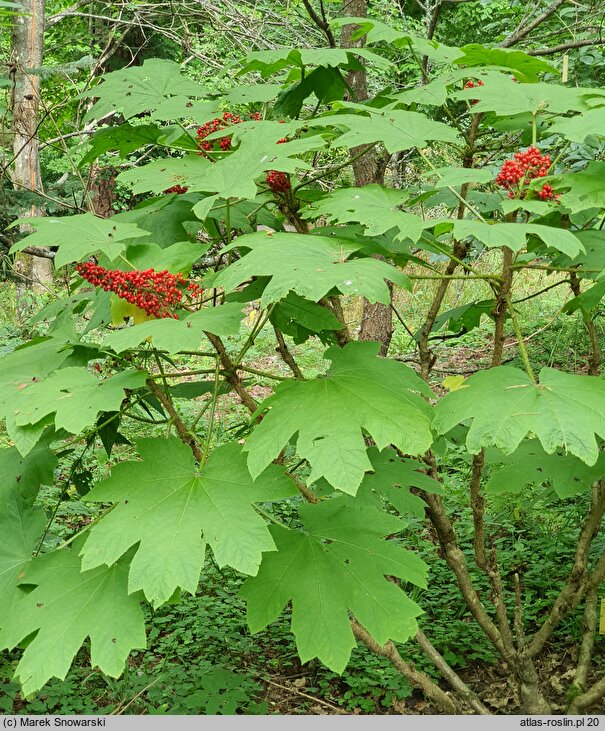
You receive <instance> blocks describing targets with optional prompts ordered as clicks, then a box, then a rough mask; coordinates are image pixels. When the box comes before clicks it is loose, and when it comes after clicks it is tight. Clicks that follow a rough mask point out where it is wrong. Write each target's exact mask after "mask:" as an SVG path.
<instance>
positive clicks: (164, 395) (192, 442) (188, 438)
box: [147, 378, 202, 462]
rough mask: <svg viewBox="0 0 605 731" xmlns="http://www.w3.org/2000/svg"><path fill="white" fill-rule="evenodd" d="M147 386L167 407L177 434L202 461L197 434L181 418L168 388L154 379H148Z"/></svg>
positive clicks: (198, 459) (196, 457)
mask: <svg viewBox="0 0 605 731" xmlns="http://www.w3.org/2000/svg"><path fill="white" fill-rule="evenodd" d="M147 388H148V389H149V391H150V392H151V393H152V394H153V395H154V396H155V397H156V398H157V400H158V401H159V402H160V403H161V404H162V406H163V407H164V408H165V409H166V411H167V412H168V414H169V415H170V418H171V419H172V422H173V424H174V426H175V429H176V431H177V434H178V435H179V438H180V440H181V441H182V442H184V443H185V444H186V445H187V446H188V447H189V448H190V449H191V451H192V452H193V456H194V457H195V459H196V460H197V461H198V462H201V461H202V451H201V450H200V447H199V444H198V443H197V440H196V438H195V436H194V435H193V434H192V433H191V432H190V431H189V429H187V427H186V426H185V422H184V421H183V420H182V419H181V417H180V415H179V413H178V411H177V410H176V409H175V407H174V404H173V403H172V399H171V398H170V396H169V392H168V390H167V389H166V390H164V389H162V388H160V386H158V384H157V383H156V382H155V381H154V380H153V379H152V378H149V379H147Z"/></svg>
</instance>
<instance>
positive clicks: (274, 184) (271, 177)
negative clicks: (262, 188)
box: [267, 170, 292, 193]
mask: <svg viewBox="0 0 605 731" xmlns="http://www.w3.org/2000/svg"><path fill="white" fill-rule="evenodd" d="M267 185H268V186H269V189H270V190H271V192H272V193H285V192H286V191H287V190H290V188H291V187H292V186H291V185H290V179H289V178H288V176H287V175H286V173H282V172H280V171H279V170H269V172H268V173H267Z"/></svg>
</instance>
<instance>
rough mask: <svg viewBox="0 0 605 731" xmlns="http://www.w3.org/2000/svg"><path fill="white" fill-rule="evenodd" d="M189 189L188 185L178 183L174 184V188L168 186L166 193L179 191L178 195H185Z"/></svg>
mask: <svg viewBox="0 0 605 731" xmlns="http://www.w3.org/2000/svg"><path fill="white" fill-rule="evenodd" d="M188 190H189V188H188V187H187V186H186V185H179V184H178V183H177V184H176V185H173V186H172V188H166V190H165V191H164V193H177V194H178V195H183V193H186V192H187V191H188Z"/></svg>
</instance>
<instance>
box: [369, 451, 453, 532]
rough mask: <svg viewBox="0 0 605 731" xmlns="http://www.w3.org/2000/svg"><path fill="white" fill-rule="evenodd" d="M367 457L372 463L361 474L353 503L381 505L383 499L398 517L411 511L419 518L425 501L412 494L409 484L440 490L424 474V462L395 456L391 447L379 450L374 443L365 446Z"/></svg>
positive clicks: (438, 491)
mask: <svg viewBox="0 0 605 731" xmlns="http://www.w3.org/2000/svg"><path fill="white" fill-rule="evenodd" d="M368 458H369V459H370V462H371V463H372V472H368V473H366V475H365V477H364V478H363V481H362V483H361V485H360V486H359V490H358V491H357V495H356V496H355V504H358V505H360V506H363V505H372V506H373V507H375V508H381V507H382V500H383V499H385V500H387V501H388V502H389V503H390V504H391V505H392V506H393V507H394V508H395V510H397V512H398V513H399V514H400V515H401V516H402V517H404V518H405V517H407V516H408V515H413V516H415V517H416V518H419V519H420V520H422V519H423V518H424V517H425V510H426V503H425V502H424V501H423V500H422V499H421V498H419V497H418V496H417V495H414V493H413V492H411V491H410V488H412V487H416V488H419V489H420V490H424V491H425V492H430V493H433V494H438V495H442V494H443V488H442V487H441V485H440V483H439V482H437V480H434V479H433V478H432V477H430V476H429V475H427V474H426V472H425V470H426V465H425V464H422V463H421V462H419V461H417V460H415V459H405V458H402V457H399V456H398V454H397V453H396V452H395V451H394V450H393V449H383V450H382V452H379V451H378V449H377V448H376V447H370V448H369V449H368Z"/></svg>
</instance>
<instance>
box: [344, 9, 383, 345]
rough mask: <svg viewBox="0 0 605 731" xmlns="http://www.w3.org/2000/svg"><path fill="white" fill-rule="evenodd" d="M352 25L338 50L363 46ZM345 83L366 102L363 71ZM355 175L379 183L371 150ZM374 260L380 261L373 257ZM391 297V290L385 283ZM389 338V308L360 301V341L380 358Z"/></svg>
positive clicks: (353, 12) (363, 12)
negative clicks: (373, 345)
mask: <svg viewBox="0 0 605 731" xmlns="http://www.w3.org/2000/svg"><path fill="white" fill-rule="evenodd" d="M343 13H344V14H345V15H350V16H353V17H357V18H365V17H366V16H367V14H368V2H367V0H344V2H343ZM357 27H358V26H356V25H345V26H343V28H342V36H341V46H342V47H343V48H355V47H359V46H362V45H363V40H361V39H360V40H353V38H352V35H353V33H354V32H355V30H356V28H357ZM347 82H348V84H349V86H350V87H351V90H352V93H353V101H357V102H361V101H364V100H365V99H368V97H369V96H370V95H369V92H368V79H367V75H366V72H365V70H364V69H360V70H359V71H349V73H348V75H347ZM362 149H363V148H361V147H354V148H352V149H351V156H352V157H354V156H355V155H357V154H359V152H361V150H362ZM353 172H354V174H355V185H357V186H358V187H361V186H362V185H369V184H370V183H376V182H379V181H380V179H381V178H382V172H381V169H380V166H379V164H378V160H377V159H376V153H375V152H374V150H373V149H372V150H370V151H369V152H368V153H367V154H366V155H363V157H360V158H359V159H358V160H355V161H354V162H353ZM376 256H377V258H381V257H380V256H378V255H376ZM389 290H390V293H391V297H392V296H393V287H392V285H391V284H390V283H389ZM392 337H393V314H392V311H391V307H390V305H384V304H382V303H381V302H377V303H375V304H371V303H370V302H368V300H367V299H364V301H363V312H362V316H361V328H360V330H359V339H360V340H375V341H377V342H379V343H380V354H381V355H386V354H387V351H388V349H389V345H390V343H391V338H392Z"/></svg>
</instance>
